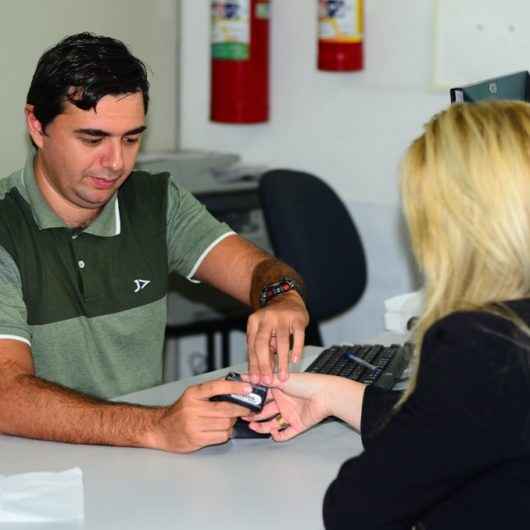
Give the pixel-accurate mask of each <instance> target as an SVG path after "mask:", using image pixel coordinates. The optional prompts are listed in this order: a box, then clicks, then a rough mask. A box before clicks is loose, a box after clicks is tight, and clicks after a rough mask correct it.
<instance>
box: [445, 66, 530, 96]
mask: <svg viewBox="0 0 530 530" xmlns="http://www.w3.org/2000/svg"><path fill="white" fill-rule="evenodd" d="M450 95H451V103H464V102H476V101H483V100H487V99H515V100H520V101H530V74H529V73H528V72H527V71H522V72H516V73H514V74H509V75H504V76H501V77H496V78H492V79H486V80H484V81H480V82H478V83H473V84H472V85H468V86H464V87H460V88H451V90H450Z"/></svg>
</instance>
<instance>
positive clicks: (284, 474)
mask: <svg viewBox="0 0 530 530" xmlns="http://www.w3.org/2000/svg"><path fill="white" fill-rule="evenodd" d="M385 342H388V341H385ZM318 351H320V348H318V349H317V348H314V347H307V348H306V350H305V356H304V360H303V362H302V368H305V367H306V366H307V365H308V364H309V362H310V361H311V359H312V358H313V357H314V355H315V354H316V353H317V352H318ZM226 372H227V369H225V370H218V371H216V372H211V373H209V374H204V375H202V376H197V377H194V378H189V379H184V380H181V381H176V382H173V383H168V384H166V385H162V386H159V387H156V388H152V389H149V390H145V391H142V392H137V393H135V394H130V395H128V396H125V397H124V399H126V400H127V401H131V402H137V403H142V404H148V405H153V404H169V403H171V402H173V401H175V399H176V398H177V397H178V396H179V395H180V394H181V393H182V391H183V390H184V389H185V388H186V387H187V386H188V385H189V384H191V383H195V382H198V381H201V380H204V379H210V378H214V377H219V376H221V375H223V374H224V373H226ZM361 450H362V446H361V441H360V437H359V436H358V435H357V434H356V433H355V432H354V431H352V430H351V429H350V428H349V427H347V426H345V425H343V424H341V423H338V422H329V423H325V424H322V425H320V426H318V427H315V428H313V429H312V430H310V431H308V432H306V433H304V434H303V435H301V436H299V437H297V438H295V439H293V440H291V441H289V442H284V443H275V442H273V441H272V440H270V439H251V440H242V439H236V440H232V441H230V442H228V443H227V444H224V445H222V446H216V447H209V448H205V449H202V450H200V451H198V452H195V453H192V454H189V455H175V454H169V453H164V452H161V451H153V450H148V449H134V448H117V447H105V446H87V445H68V444H60V443H53V442H44V441H35V440H28V439H23V438H17V437H10V436H2V435H0V474H1V475H10V474H14V473H26V472H30V471H60V470H65V469H68V468H72V467H76V466H78V467H80V468H81V469H82V471H83V481H84V489H85V520H84V522H83V523H79V524H74V523H72V524H64V525H58V524H53V525H32V526H29V528H31V529H33V530H35V529H37V528H38V529H39V530H43V529H46V530H48V529H51V528H53V529H54V530H62V529H83V530H85V529H86V530H102V529H112V530H117V529H127V530H140V529H141V530H151V529H162V530H163V529H168V530H169V529H171V530H175V529H184V530H195V529H197V530H209V529H230V530H238V529H241V530H249V529H256V530H260V529H270V528H275V529H276V530H282V529H286V530H287V529H288V530H296V529H303V530H313V529H315V530H316V529H321V528H322V516H321V509H322V500H323V496H324V492H325V490H326V488H327V486H328V484H329V483H330V482H331V480H332V479H333V478H334V477H335V475H336V474H337V471H338V469H339V466H340V464H341V463H342V462H343V461H344V460H346V459H347V458H349V457H351V456H353V455H356V454H358V453H359V452H360V451H361ZM22 528H24V525H2V530H12V529H13V530H22Z"/></svg>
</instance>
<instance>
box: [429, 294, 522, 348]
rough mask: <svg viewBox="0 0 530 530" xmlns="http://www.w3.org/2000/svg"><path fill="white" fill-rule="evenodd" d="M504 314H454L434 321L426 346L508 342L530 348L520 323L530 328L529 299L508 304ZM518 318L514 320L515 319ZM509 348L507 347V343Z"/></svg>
mask: <svg viewBox="0 0 530 530" xmlns="http://www.w3.org/2000/svg"><path fill="white" fill-rule="evenodd" d="M505 307H506V308H507V311H506V312H505V313H503V314H499V313H493V312H489V311H486V310H484V311H455V312H453V313H450V314H449V315H447V316H445V317H443V318H441V319H440V320H438V321H437V322H435V323H434V324H433V325H432V326H431V327H430V328H429V329H428V330H427V332H426V334H425V337H424V345H425V346H427V345H430V344H432V343H433V342H434V343H436V344H438V345H449V344H453V343H458V344H464V343H465V344H467V345H468V346H473V345H474V344H477V343H479V344H481V345H483V342H485V343H491V344H499V343H501V342H504V343H506V342H508V343H510V344H513V345H514V346H517V347H523V348H525V347H528V348H529V349H530V336H529V335H528V334H527V333H526V332H525V330H524V329H522V327H521V325H520V324H521V323H522V324H524V325H526V326H528V327H529V328H530V300H529V299H524V300H517V301H514V302H507V303H506V304H505ZM513 317H515V318H513ZM505 346H506V344H505Z"/></svg>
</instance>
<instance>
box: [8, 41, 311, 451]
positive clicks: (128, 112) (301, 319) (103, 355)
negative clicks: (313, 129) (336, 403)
mask: <svg viewBox="0 0 530 530" xmlns="http://www.w3.org/2000/svg"><path fill="white" fill-rule="evenodd" d="M148 88H149V85H148V81H147V77H146V72H145V67H144V65H143V63H142V62H141V61H139V60H138V59H137V58H135V57H133V56H132V55H131V54H130V52H129V51H128V50H127V48H126V47H125V46H124V45H123V43H121V42H119V41H116V40H114V39H111V38H108V37H101V36H94V35H91V34H88V33H82V34H78V35H73V36H71V37H68V38H66V39H64V40H63V41H61V42H60V43H59V44H57V45H56V46H55V47H54V48H52V49H50V50H49V51H47V52H46V53H45V54H44V55H43V56H42V57H41V59H40V60H39V63H38V65H37V69H36V71H35V74H34V77H33V80H32V83H31V86H30V89H29V92H28V96H27V105H26V107H25V114H26V124H27V130H28V133H29V135H30V137H31V140H32V143H33V145H34V146H35V147H36V154H35V156H34V158H32V159H30V160H28V161H27V163H26V165H25V167H24V168H23V169H22V170H20V171H17V172H15V173H13V174H12V175H11V176H9V177H8V178H7V179H2V180H0V432H2V433H6V434H14V435H19V436H27V437H32V438H42V439H48V440H59V441H66V442H73V443H95V444H111V445H129V446H142V447H152V448H158V449H163V450H168V451H174V452H187V451H193V450H195V449H198V448H200V447H203V446H205V445H209V444H213V443H221V442H223V441H226V440H227V439H228V438H229V437H230V434H231V430H232V427H233V424H234V422H235V420H236V418H237V417H239V416H242V415H245V414H246V413H247V412H248V411H247V410H246V409H244V408H242V407H239V406H237V405H234V404H231V403H226V402H211V401H209V398H210V397H212V396H214V395H218V394H226V393H244V392H248V391H249V390H250V389H249V385H248V383H239V382H229V381H210V382H208V383H205V384H202V385H197V386H194V387H190V388H188V389H187V390H186V392H185V393H184V394H183V395H182V397H181V398H180V399H178V400H177V401H176V402H175V403H174V404H173V405H172V406H169V407H153V408H147V407H140V406H134V405H129V404H118V403H110V402H108V401H106V399H107V398H111V397H115V396H118V395H120V394H125V393H128V392H132V391H134V390H139V389H140V388H146V387H150V386H153V385H156V384H159V383H160V382H161V377H162V347H163V339H164V328H165V324H166V292H167V277H168V273H169V272H171V271H176V272H178V273H180V274H182V275H184V276H187V277H188V278H190V279H191V278H195V279H197V280H200V281H205V282H208V283H210V284H211V285H213V286H215V287H217V288H219V289H221V290H222V291H224V292H226V293H228V294H230V295H232V296H233V297H235V298H237V299H238V300H240V301H243V302H246V303H250V304H251V305H252V306H253V308H255V309H256V311H255V312H254V313H253V314H252V315H251V317H250V318H249V321H248V328H247V343H248V352H249V371H250V374H251V379H252V381H253V382H258V381H262V382H267V381H270V378H271V376H272V366H273V360H274V359H273V354H274V351H277V355H278V363H279V368H280V376H281V377H283V378H285V377H287V363H288V359H289V353H290V352H289V350H290V341H291V340H292V342H293V347H292V351H291V356H292V358H295V359H296V358H298V357H299V356H300V354H301V350H302V348H303V341H304V328H305V326H306V325H307V322H308V315H307V311H306V309H305V305H304V302H303V299H302V297H301V290H302V282H301V279H300V278H299V277H298V276H297V274H296V273H295V271H293V270H292V269H291V268H289V267H288V266H287V265H285V264H283V263H281V262H279V261H278V260H276V259H274V258H272V257H271V256H270V255H268V254H266V253H265V252H263V251H261V250H259V249H257V248H256V247H254V246H253V245H251V244H250V243H248V242H246V241H245V240H243V239H242V238H240V237H239V236H237V235H235V234H234V233H233V232H231V231H230V229H229V228H228V227H227V226H226V225H224V224H222V223H219V222H217V221H216V220H215V219H214V218H213V217H212V216H210V214H209V213H208V212H207V211H206V210H205V209H204V207H202V206H201V205H200V204H199V203H198V202H197V201H196V200H195V199H194V198H193V197H192V196H191V195H190V194H189V193H187V192H186V191H184V190H183V189H181V188H180V187H179V186H178V185H177V184H176V183H175V182H174V181H173V180H172V179H171V178H170V177H168V175H164V174H161V175H150V174H147V173H143V172H132V169H133V166H134V163H135V160H136V157H137V154H138V151H139V147H140V141H141V137H142V134H143V132H144V131H145V129H146V125H145V114H146V112H147V108H148V103H149V95H148ZM278 292H280V293H281V294H279V295H278Z"/></svg>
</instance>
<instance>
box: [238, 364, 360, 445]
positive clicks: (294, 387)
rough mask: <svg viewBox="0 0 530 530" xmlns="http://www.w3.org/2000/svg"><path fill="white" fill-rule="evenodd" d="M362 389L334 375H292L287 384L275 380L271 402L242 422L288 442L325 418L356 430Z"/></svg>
mask: <svg viewBox="0 0 530 530" xmlns="http://www.w3.org/2000/svg"><path fill="white" fill-rule="evenodd" d="M244 378H245V376H244ZM364 389H365V385H363V384H361V383H357V382H356V381H350V380H348V379H345V378H343V377H337V376H333V375H324V374H311V373H300V374H291V375H290V376H289V379H288V380H287V381H280V380H279V379H278V378H277V377H275V378H274V381H273V383H272V385H271V389H270V397H271V398H272V399H270V400H269V401H268V402H267V404H266V405H265V407H264V408H263V410H262V411H261V412H260V413H259V414H251V415H249V416H246V417H244V418H243V419H245V420H247V421H249V422H250V428H251V429H252V430H254V431H256V432H260V433H270V434H271V436H272V438H273V439H274V440H275V441H286V440H290V439H291V438H293V437H294V436H297V435H298V434H300V433H302V432H304V431H306V430H307V429H309V428H310V427H312V426H313V425H315V424H317V423H319V422H321V421H322V420H323V419H325V418H327V417H328V416H337V417H339V418H340V419H342V420H344V421H346V422H347V423H349V424H350V425H351V426H352V427H354V428H355V429H359V428H360V418H361V411H362V401H363V396H364Z"/></svg>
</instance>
